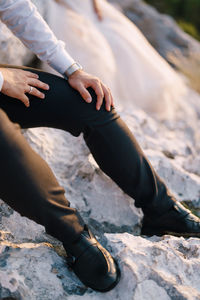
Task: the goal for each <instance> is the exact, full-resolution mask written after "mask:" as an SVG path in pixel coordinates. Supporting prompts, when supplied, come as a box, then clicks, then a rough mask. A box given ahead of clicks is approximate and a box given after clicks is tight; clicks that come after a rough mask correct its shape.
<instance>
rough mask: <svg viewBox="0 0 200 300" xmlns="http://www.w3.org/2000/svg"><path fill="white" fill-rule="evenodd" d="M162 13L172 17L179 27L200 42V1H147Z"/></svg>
mask: <svg viewBox="0 0 200 300" xmlns="http://www.w3.org/2000/svg"><path fill="white" fill-rule="evenodd" d="M145 1H146V2H147V3H149V4H151V5H153V6H154V7H156V8H157V9H158V10H159V11H160V12H162V13H166V14H168V15H171V16H172V17H173V18H174V19H175V20H176V21H177V23H178V24H179V26H180V27H181V28H182V29H183V30H184V31H185V32H187V33H189V34H190V35H192V36H193V37H194V38H196V39H198V40H200V17H199V16H200V0H145Z"/></svg>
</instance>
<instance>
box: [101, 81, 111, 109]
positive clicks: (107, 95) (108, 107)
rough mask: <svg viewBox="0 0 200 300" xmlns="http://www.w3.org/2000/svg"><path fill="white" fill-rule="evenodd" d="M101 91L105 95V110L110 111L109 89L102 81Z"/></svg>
mask: <svg viewBox="0 0 200 300" xmlns="http://www.w3.org/2000/svg"><path fill="white" fill-rule="evenodd" d="M101 86H102V89H103V92H104V97H105V102H106V109H107V111H110V106H111V102H112V99H111V93H110V90H109V89H108V88H107V87H106V86H105V85H104V84H103V83H102V84H101Z"/></svg>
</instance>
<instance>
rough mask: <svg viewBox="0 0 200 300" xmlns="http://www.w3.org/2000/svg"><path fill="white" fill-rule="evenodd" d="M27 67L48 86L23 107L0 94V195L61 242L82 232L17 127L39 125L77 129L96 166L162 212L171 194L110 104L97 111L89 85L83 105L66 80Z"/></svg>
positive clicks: (74, 132)
mask: <svg viewBox="0 0 200 300" xmlns="http://www.w3.org/2000/svg"><path fill="white" fill-rule="evenodd" d="M27 70H30V71H33V72H35V73H37V74H39V79H40V80H42V81H43V82H46V83H47V84H49V86H50V90H49V91H47V92H45V94H46V97H45V99H44V100H40V99H38V98H36V97H34V96H31V95H29V99H30V107H29V108H26V107H25V105H24V104H23V103H22V102H21V101H19V100H17V99H11V98H9V97H7V96H5V95H3V94H1V95H0V108H1V109H0V166H1V172H0V198H2V199H3V200H4V201H5V202H6V203H8V204H9V205H10V206H11V207H13V208H14V209H15V210H17V211H18V212H19V213H21V214H22V215H24V216H27V217H29V218H30V219H33V220H35V221H36V222H38V223H40V224H42V225H44V226H45V228H46V231H47V233H49V234H51V235H53V236H54V237H56V238H58V239H59V240H61V241H67V240H70V241H72V240H75V239H76V238H77V237H78V236H79V235H80V233H81V232H82V230H83V224H84V222H83V220H82V218H81V217H80V215H79V213H78V212H77V210H76V209H73V208H70V207H69V205H70V204H69V201H67V200H66V198H65V196H64V189H63V188H62V187H61V186H59V184H58V182H57V180H56V179H55V177H54V175H53V174H52V172H51V170H50V168H49V167H48V165H47V164H46V163H45V162H44V160H43V159H42V158H41V157H40V156H39V155H38V154H36V153H35V152H34V151H33V150H32V149H31V147H30V146H29V144H28V143H27V141H26V140H25V138H24V137H23V135H22V134H21V131H20V126H21V127H22V128H30V127H41V126H45V127H54V128H58V129H63V130H65V131H67V132H70V133H71V134H72V135H73V136H79V135H80V133H83V137H84V140H85V142H86V144H87V146H88V147H89V149H90V151H91V153H92V155H93V157H94V159H95V160H96V162H97V163H98V165H99V166H100V168H101V169H102V170H103V171H104V172H105V173H106V174H107V175H108V176H110V177H111V178H112V179H113V180H114V181H115V182H116V183H117V184H118V186H119V187H120V188H121V189H122V190H123V191H124V192H125V193H127V194H128V195H129V196H131V197H132V198H134V199H135V205H136V206H137V207H141V208H142V209H143V211H144V212H145V213H147V212H148V213H151V212H152V213H153V212H154V211H157V212H160V213H162V212H163V211H165V210H167V209H169V207H171V205H172V202H173V201H174V198H173V196H172V195H171V194H170V193H169V191H168V190H167V188H166V186H165V184H164V183H163V182H162V181H161V179H160V178H159V177H158V175H157V174H156V173H155V171H154V169H153V168H152V166H151V165H150V163H149V162H148V160H147V158H146V157H145V155H144V153H143V152H142V150H141V149H140V147H139V145H138V143H137V142H136V140H135V138H134V136H133V134H132V133H131V131H130V130H129V129H128V127H127V126H126V124H125V123H124V122H123V120H122V119H121V118H120V116H119V115H118V114H117V112H116V111H115V109H114V108H112V109H111V111H110V112H108V111H107V110H106V109H105V102H104V103H103V105H102V106H101V109H100V110H99V111H97V110H96V106H95V105H96V95H95V93H94V91H93V90H92V89H89V92H90V93H91V95H92V98H93V100H92V102H91V103H86V102H85V101H84V100H83V99H82V98H81V96H80V95H79V93H78V92H77V91H76V90H74V89H73V88H71V87H70V85H69V84H68V82H67V81H66V80H64V79H62V78H60V77H57V76H55V75H52V74H48V73H45V72H42V71H38V70H35V69H30V68H27ZM6 114H7V115H6ZM7 116H8V117H7ZM9 119H10V120H9ZM13 122H14V123H18V124H19V125H20V126H19V125H16V124H13ZM58 159H59V158H58ZM108 201H109V199H108Z"/></svg>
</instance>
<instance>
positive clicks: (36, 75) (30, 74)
mask: <svg viewBox="0 0 200 300" xmlns="http://www.w3.org/2000/svg"><path fill="white" fill-rule="evenodd" d="M21 71H22V72H23V73H24V75H25V76H27V77H30V78H39V76H38V74H36V73H33V72H29V71H24V70H21Z"/></svg>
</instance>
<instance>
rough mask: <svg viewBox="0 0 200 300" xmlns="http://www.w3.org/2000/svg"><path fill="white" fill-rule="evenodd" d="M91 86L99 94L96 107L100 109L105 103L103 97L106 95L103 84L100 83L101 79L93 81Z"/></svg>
mask: <svg viewBox="0 0 200 300" xmlns="http://www.w3.org/2000/svg"><path fill="white" fill-rule="evenodd" d="M91 87H92V88H93V89H94V91H95V93H96V95H97V103H96V109H97V110H99V109H100V107H101V105H102V103H103V97H104V92H103V89H102V86H101V84H100V81H98V80H94V81H92V84H91Z"/></svg>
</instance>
